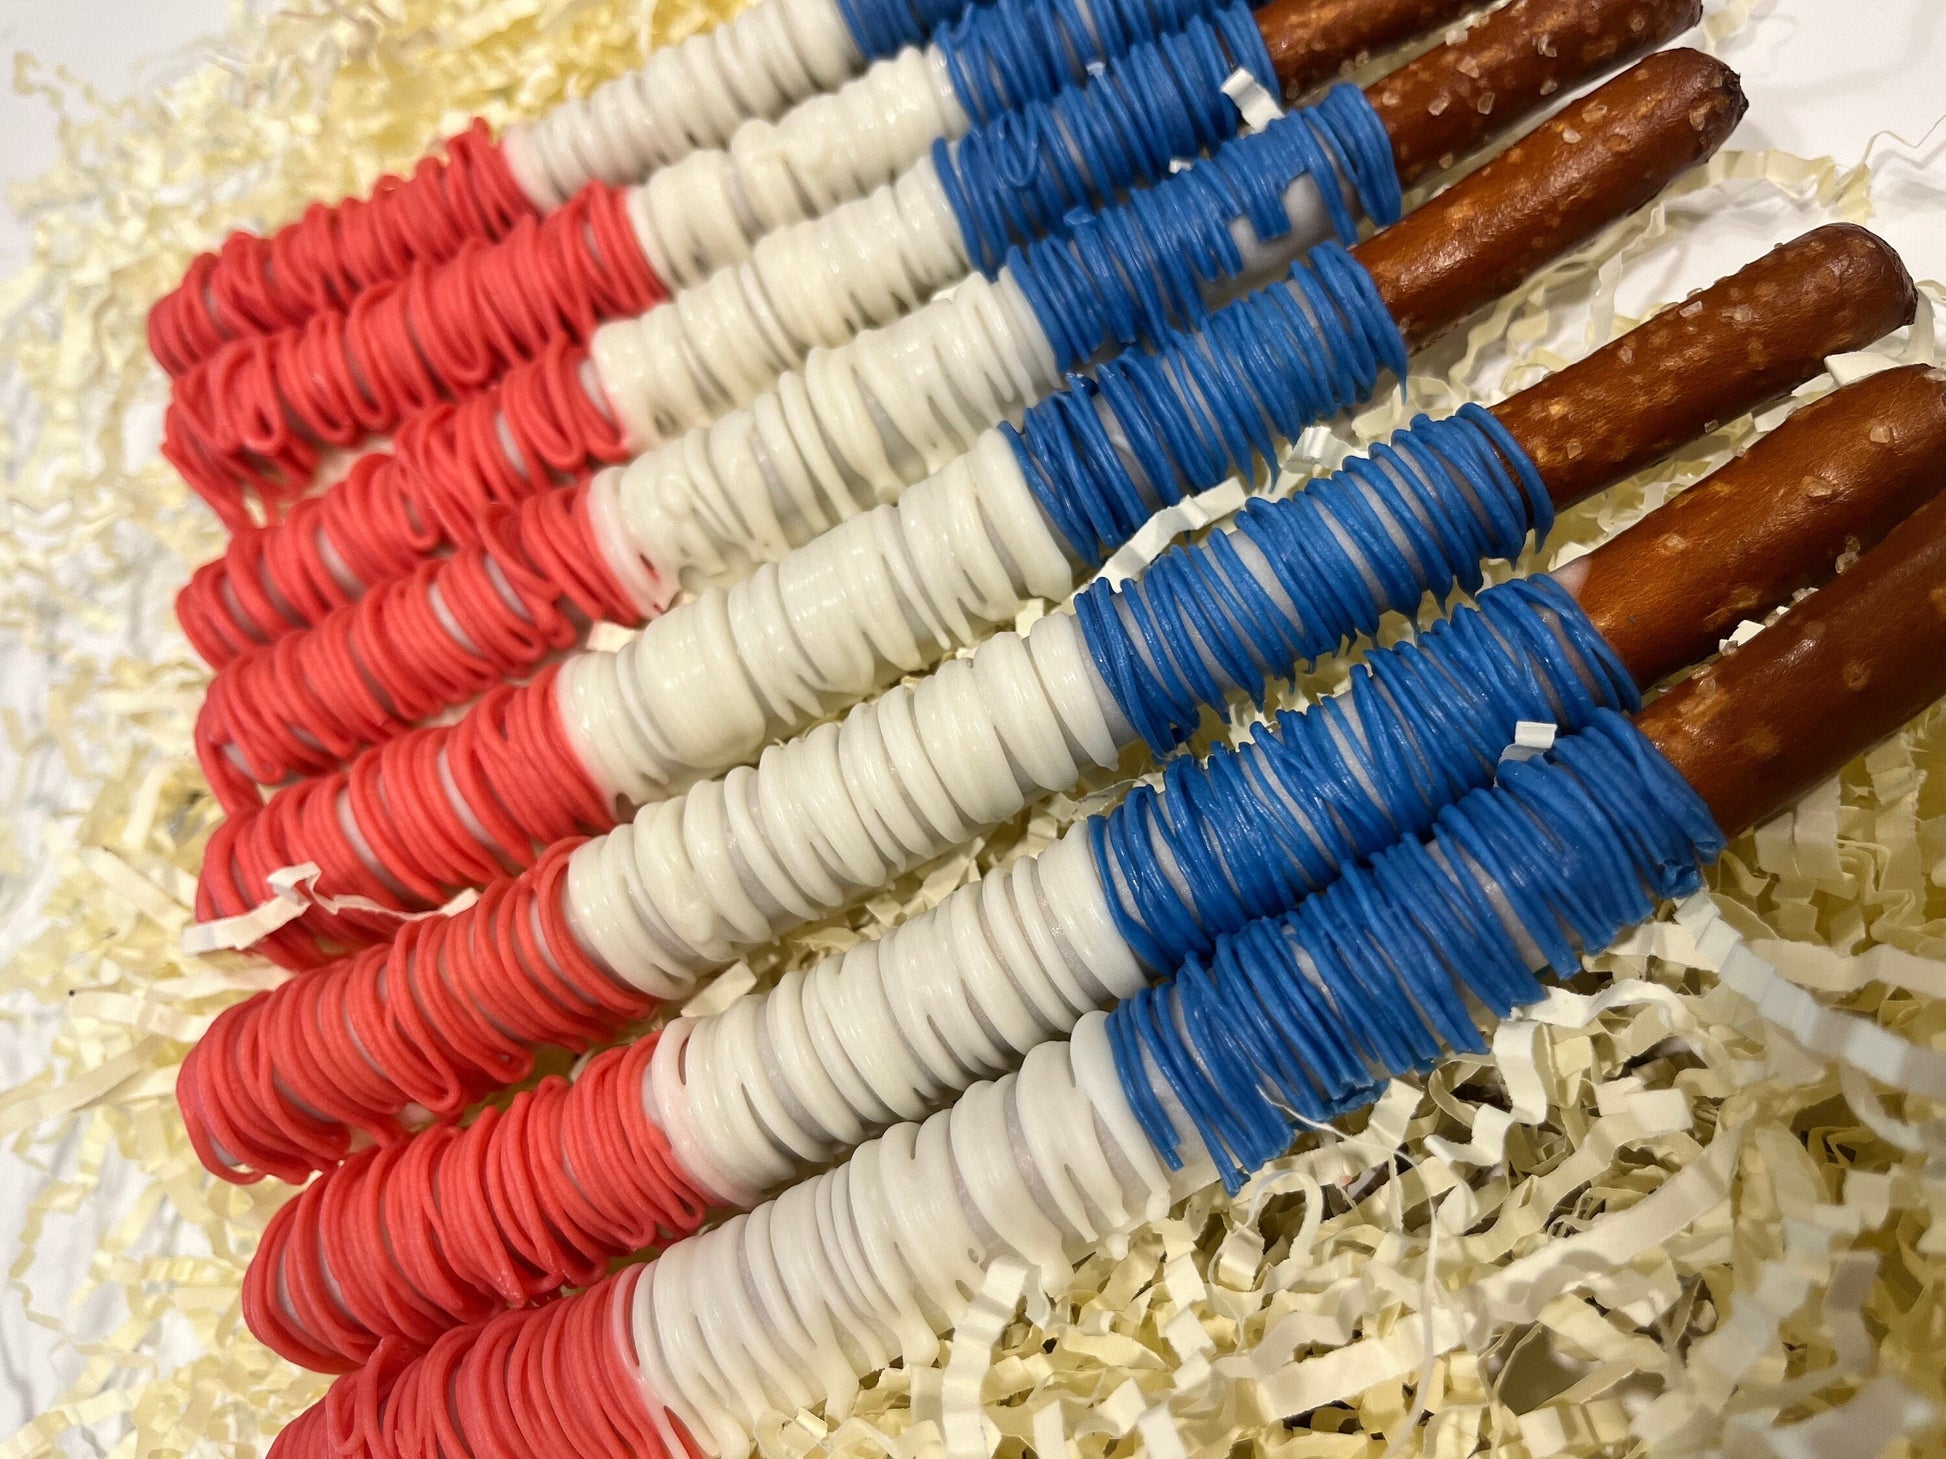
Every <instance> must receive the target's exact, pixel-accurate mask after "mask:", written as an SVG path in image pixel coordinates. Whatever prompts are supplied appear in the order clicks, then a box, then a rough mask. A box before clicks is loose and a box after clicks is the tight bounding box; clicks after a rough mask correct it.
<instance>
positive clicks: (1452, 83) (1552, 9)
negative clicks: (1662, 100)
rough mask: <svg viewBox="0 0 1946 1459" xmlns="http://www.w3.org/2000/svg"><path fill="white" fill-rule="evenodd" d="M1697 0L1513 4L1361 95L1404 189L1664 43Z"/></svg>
mask: <svg viewBox="0 0 1946 1459" xmlns="http://www.w3.org/2000/svg"><path fill="white" fill-rule="evenodd" d="M1701 14H1702V6H1701V3H1700V0H1513V3H1512V4H1510V5H1506V6H1503V7H1502V8H1501V9H1499V10H1495V11H1493V12H1491V13H1490V14H1488V15H1486V16H1485V17H1483V18H1482V19H1481V20H1480V21H1478V22H1477V23H1476V24H1475V25H1474V27H1473V29H1472V31H1471V32H1470V33H1469V34H1467V35H1464V36H1461V37H1457V38H1456V39H1454V40H1452V41H1449V42H1447V43H1446V44H1445V45H1442V46H1438V47H1436V48H1435V49H1433V50H1431V51H1428V52H1427V53H1426V54H1425V55H1423V56H1421V57H1419V58H1418V59H1417V60H1415V61H1412V62H1410V63H1409V64H1407V65H1405V66H1401V67H1400V68H1399V69H1398V70H1396V71H1394V72H1393V73H1392V74H1391V75H1389V76H1386V77H1385V78H1383V79H1382V80H1380V81H1378V82H1376V83H1374V84H1373V85H1372V86H1371V87H1370V88H1369V89H1368V90H1367V91H1366V93H1365V95H1366V97H1367V98H1368V99H1369V100H1370V101H1371V103H1372V109H1373V110H1374V111H1376V112H1377V113H1378V117H1379V120H1380V121H1381V122H1383V123H1384V124H1385V131H1386V134H1387V135H1388V136H1389V137H1391V139H1392V157H1393V161H1394V162H1395V164H1396V165H1397V167H1398V170H1399V181H1400V182H1402V183H1404V184H1405V185H1406V186H1408V187H1410V186H1411V185H1412V184H1413V183H1415V182H1417V181H1418V180H1419V179H1420V178H1422V177H1424V176H1425V175H1426V174H1428V173H1430V172H1432V171H1434V170H1435V169H1443V168H1447V167H1451V166H1452V165H1453V163H1454V162H1455V161H1457V160H1458V159H1459V158H1461V157H1464V156H1466V155H1467V154H1468V153H1469V152H1471V151H1473V150H1474V149H1475V148H1476V147H1478V146H1480V145H1481V143H1483V142H1485V141H1486V140H1487V139H1488V138H1490V137H1492V136H1494V135H1495V134H1497V133H1500V132H1504V131H1506V130H1507V129H1508V128H1510V127H1512V126H1513V125H1514V124H1515V123H1516V122H1518V121H1519V120H1520V119H1521V118H1523V117H1525V116H1527V115H1528V114H1529V113H1531V112H1533V111H1534V110H1535V109H1537V108H1538V107H1540V106H1541V105H1542V104H1544V103H1545V102H1546V101H1547V100H1548V98H1550V97H1554V96H1558V95H1560V94H1561V93H1563V92H1565V91H1571V90H1573V89H1574V88H1575V87H1577V86H1580V85H1583V84H1584V83H1586V82H1588V81H1590V80H1592V79H1593V78H1594V77H1596V76H1599V75H1601V74H1603V73H1605V72H1607V71H1612V70H1618V69H1619V68H1621V67H1622V66H1624V65H1626V64H1627V63H1628V62H1630V61H1632V60H1634V59H1636V58H1637V57H1638V56H1641V55H1644V54H1646V53H1647V52H1649V51H1652V50H1654V49H1655V48H1656V47H1657V46H1659V45H1662V44H1664V43H1665V42H1667V41H1670V40H1673V39H1674V38H1675V37H1676V36H1678V35H1680V34H1682V32H1684V31H1685V30H1688V29H1689V28H1690V27H1691V26H1693V25H1694V24H1696V22H1697V20H1698V19H1699V18H1700V17H1701Z"/></svg>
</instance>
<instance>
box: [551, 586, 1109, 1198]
mask: <svg viewBox="0 0 1946 1459" xmlns="http://www.w3.org/2000/svg"><path fill="white" fill-rule="evenodd" d="M1130 733H1131V732H1130V730H1129V728H1128V726H1127V725H1126V724H1125V723H1123V722H1122V720H1121V717H1120V715H1119V714H1118V713H1117V712H1116V711H1115V709H1114V706H1113V701H1112V700H1111V699H1110V697H1109V696H1108V694H1107V691H1106V688H1105V686H1103V685H1102V683H1101V680H1100V677H1099V675H1098V674H1097V673H1096V672H1095V669H1094V666H1093V664H1092V663H1091V662H1090V661H1089V658H1088V654H1087V649H1086V646H1085V645H1084V643H1083V642H1082V639H1081V634H1080V631H1079V628H1078V626H1077V625H1076V623H1075V621H1074V619H1073V618H1072V617H1071V616H1068V615H1060V616H1056V617H1051V618H1046V619H1043V620H1041V622H1040V623H1038V624H1036V625H1035V627H1034V630H1033V631H1032V632H1031V633H1029V634H1028V635H1026V636H1025V637H1022V636H1021V635H1018V634H1004V635H1001V636H1000V637H999V638H996V639H995V640H993V641H992V642H991V643H988V644H986V645H984V646H983V647H982V648H981V650H980V652H979V653H977V654H975V655H973V656H972V657H971V658H970V659H958V660H955V661H953V662H952V663H950V664H948V665H946V666H945V667H944V668H943V669H941V670H940V671H939V672H937V673H935V674H932V675H929V676H928V677H926V678H925V679H923V680H921V681H920V682H918V683H917V684H914V685H900V686H897V687H895V688H893V689H891V690H889V691H888V692H887V693H886V694H884V695H883V696H881V697H880V698H879V699H877V700H875V701H873V702H872V703H869V704H862V705H859V706H858V707H856V708H855V709H853V710H852V712H851V713H850V714H848V715H846V716H845V718H844V719H843V720H842V721H840V722H838V723H834V724H825V725H820V726H819V727H818V728H817V729H815V730H813V731H811V732H810V733H809V734H805V735H801V736H799V737H798V738H796V739H794V740H791V741H789V742H788V743H786V744H783V745H777V746H773V747H772V748H771V749H770V750H769V751H767V752H766V753H765V755H764V757H763V759H762V761H761V762H760V763H759V764H758V765H757V766H756V767H755V768H754V769H753V768H749V767H742V768H739V769H737V770H734V771H732V772H731V773H730V774H729V775H727V776H724V777H723V778H722V779H720V780H712V781H707V782H705V783H703V784H700V785H697V786H694V787H692V788H691V789H690V790H689V791H688V792H687V793H686V794H684V795H683V796H681V797H678V798H677V799H674V800H669V801H664V802H661V803H659V804H655V805H651V806H648V807H646V808H644V809H643V810H642V811H641V812H640V813H638V814H637V816H636V818H635V820H634V821H633V822H632V823H631V824H629V825H626V826H622V827H619V828H617V829H616V830H614V831H612V832H610V833H609V834H608V835H606V836H604V837H601V838H600V839H599V840H596V841H592V842H590V843H588V844H587V845H585V846H583V847H581V848H580V849H579V850H577V851H576V852H575V853H574V856H573V858H572V859H571V861H570V864H569V872H568V886H567V893H566V904H567V911H568V915H569V918H570V921H571V923H572V925H573V927H574V929H575V932H576V935H577V937H578V938H579V939H580V940H581V942H582V943H583V945H584V946H586V947H587V948H588V949H589V950H590V951H591V952H592V953H594V954H595V955H596V956H597V957H599V958H601V959H602V960H603V961H604V962H605V963H606V964H607V965H608V966H609V967H610V968H612V969H613V970H614V971H615V972H616V974H617V975H618V976H619V977H622V978H624V979H626V980H628V981H629V982H631V983H634V984H635V985H636V986H638V987H641V988H643V989H644V990H646V991H648V992H650V993H653V994H655V995H657V996H659V997H663V998H679V997H683V996H686V995H687V994H688V992H689V991H690V990H691V989H692V988H693V987H694V985H695V981H696V979H697V978H698V976H699V975H701V974H703V973H705V972H707V971H709V970H711V969H713V968H717V967H721V966H723V965H724V964H726V963H728V962H730V961H732V960H733V959H734V958H736V957H737V956H738V955H739V954H740V953H742V952H743V951H744V950H746V949H748V948H750V947H754V946H760V945H762V944H764V943H767V942H770V941H772V940H773V939H774V938H776V937H777V935H778V934H780V933H782V932H784V931H786V930H788V929H789V928H792V927H795V926H798V925H800V924H802V923H804V922H807V921H810V920H812V919H814V918H817V917H820V916H823V915H825V914H826V913H828V912H831V911H835V910H837V909H838V908H841V907H844V906H846V905H848V904H849V903H851V902H852V901H854V900H856V899H857V898H858V897H859V896H860V895H862V894H864V893H867V892H870V891H873V890H875V889H877V888H878V887H881V886H883V885H885V883H887V882H888V881H890V880H892V879H893V878H894V877H896V876H898V875H900V874H901V873H902V872H905V871H907V870H910V869H911V868H913V867H916V866H919V865H921V864H922V863H924V862H925V861H928V860H930V859H931V858H932V857H934V856H936V855H938V854H939V853H940V852H942V851H944V850H946V849H948V848H949V847H952V846H955V845H958V844H960V843H961V842H963V841H965V840H966V839H967V838H968V837H970V836H972V835H974V834H976V833H978V832H979V831H980V830H982V829H984V828H985V827H988V826H991V825H994V824H996V823H998V822H999V821H1002V820H1005V819H1006V818H1007V817H1008V816H1011V815H1012V814H1014V813H1015V812H1016V811H1018V810H1019V809H1020V808H1021V807H1022V806H1024V805H1027V804H1029V803H1030V802H1031V801H1033V800H1034V799H1036V798H1038V797H1039V796H1041V795H1045V794H1048V793H1049V792H1052V791H1055V790H1060V789H1064V788H1066V787H1068V786H1071V785H1073V784H1074V783H1075V781H1076V780H1077V779H1079V777H1080V775H1081V773H1082V772H1083V770H1084V769H1086V768H1087V767H1088V766H1089V765H1091V764H1093V765H1112V764H1113V763H1115V760H1116V758H1117V756H1118V754H1119V752H1120V748H1121V746H1122V745H1123V744H1125V743H1126V742H1127V740H1128V739H1129V737H1130ZM1059 880H1060V881H1061V883H1062V885H1063V887H1066V885H1067V883H1068V882H1069V881H1072V880H1073V877H1072V876H1067V875H1064V876H1063V877H1061V878H1060V879H1059ZM1086 906H1087V903H1086V899H1085V896H1082V895H1077V896H1069V897H1068V898H1067V900H1066V901H1065V902H1064V903H1062V904H1061V905H1060V906H1058V907H1056V908H1055V909H1054V910H1053V911H1052V912H1050V913H1049V915H1053V916H1056V917H1060V918H1068V917H1080V918H1081V919H1082V921H1083V922H1087V921H1088V920H1089V916H1090V914H1088V913H1087V912H1086V910H1085V908H1086ZM916 936H917V934H915V937H916ZM1037 976H1038V975H1037ZM1094 1001H1095V1000H1093V999H1092V998H1091V999H1090V1000H1089V1001H1088V1002H1086V1003H1084V1004H1083V1005H1082V1006H1083V1007H1091V1006H1093V1003H1094ZM1043 1036H1044V1035H1043ZM899 1107H900V1108H903V1107H904V1106H902V1105H901V1106H899ZM883 1122H884V1121H883V1119H880V1120H878V1123H881V1124H882V1123H883ZM730 1180H731V1181H732V1182H733V1183H736V1184H741V1185H748V1184H750V1182H749V1181H748V1180H746V1179H745V1178H744V1177H743V1176H742V1175H741V1174H735V1173H733V1174H732V1176H731V1177H730Z"/></svg>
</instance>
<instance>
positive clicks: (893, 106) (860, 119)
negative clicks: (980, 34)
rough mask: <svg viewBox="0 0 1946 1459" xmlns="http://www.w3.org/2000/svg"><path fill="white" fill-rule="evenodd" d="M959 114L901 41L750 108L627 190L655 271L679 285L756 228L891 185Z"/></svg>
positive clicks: (926, 58) (944, 84)
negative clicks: (768, 116)
mask: <svg viewBox="0 0 1946 1459" xmlns="http://www.w3.org/2000/svg"><path fill="white" fill-rule="evenodd" d="M971 124H972V122H971V118H969V117H968V116H967V114H966V111H965V109H964V108H963V107H962V106H961V105H960V103H959V99H958V97H957V95H956V94H955V93H954V91H953V84H952V79H951V77H950V75H949V73H948V71H947V67H946V60H945V57H944V56H943V55H941V54H940V52H939V51H938V50H937V49H935V48H933V47H930V46H928V47H924V48H921V47H918V46H908V47H907V48H906V49H905V50H903V51H901V52H899V54H898V55H896V56H891V57H888V58H887V59H885V60H883V61H879V62H877V63H876V64H875V65H873V66H872V68H871V69H870V70H868V71H867V72H866V73H865V74H864V75H863V76H860V77H859V78H858V79H857V80H855V81H852V82H850V83H849V84H847V85H845V86H844V87H842V88H840V89H839V90H837V91H835V92H829V93H826V94H825V95H822V96H813V97H811V98H810V99H809V100H808V101H805V102H803V103H801V104H800V105H798V106H795V107H792V108H791V110H790V111H788V112H786V113H785V114H784V115H783V116H782V117H780V118H778V119H777V120H776V121H768V120H764V119H763V118H762V117H761V116H758V117H753V118H752V119H751V120H750V121H746V122H745V123H743V125H742V126H740V127H738V128H737V129H736V133H735V135H734V136H732V137H731V138H730V140H729V145H728V146H726V147H721V148H716V147H712V148H711V149H710V150H708V151H702V152H695V153H692V154H691V155H689V156H688V157H685V158H683V159H682V161H680V162H677V163H675V164H673V165H672V166H669V167H665V168H663V169H662V170H661V171H659V172H657V173H655V174H654V175H653V176H652V177H650V178H649V179H648V181H647V182H645V183H644V184H642V185H641V186H640V187H637V188H634V189H632V190H631V191H630V194H629V217H630V220H631V221H632V222H633V224H634V226H635V233H636V237H637V238H638V239H639V240H640V242H641V244H642V252H643V254H644V255H645V256H646V257H647V258H648V260H649V263H650V265H651V266H652V267H653V268H654V269H655V271H656V276H657V277H658V278H660V279H661V280H662V281H663V282H664V283H666V284H668V285H669V287H670V288H671V289H686V288H689V287H691V286H692V285H695V284H697V283H700V282H701V281H702V280H704V279H706V278H708V277H709V276H710V275H711V274H713V273H715V272H716V271H717V270H718V269H720V268H724V267H726V266H728V265H730V264H733V263H738V262H740V261H742V260H743V259H745V258H748V257H749V256H750V248H751V245H752V244H754V243H755V242H756V241H757V240H758V239H759V238H762V237H763V236H764V235H765V234H767V233H770V232H772V231H773V230H775V229H778V228H782V227H784V226H786V225H787V224H791V223H799V222H802V221H804V220H805V219H807V218H816V217H819V216H821V215H822V214H825V213H828V212H830V211H831V210H832V209H833V208H835V207H837V206H838V205H839V204H840V203H845V202H849V201H851V200H852V199H854V198H862V197H864V196H865V195H866V194H868V193H870V192H872V191H873V190H874V189H875V188H878V187H882V186H884V185H885V184H886V183H889V182H891V181H892V180H893V179H894V178H896V177H897V176H898V175H899V174H900V173H902V172H904V171H905V170H906V169H907V168H908V167H910V166H911V165H912V164H913V163H914V162H916V161H918V160H919V159H920V158H921V157H923V156H925V154H926V149H927V148H928V147H930V146H931V145H932V144H933V143H934V142H935V141H936V140H938V139H940V138H942V137H943V138H947V139H949V140H950V139H952V138H955V137H959V136H961V135H963V134H964V133H965V132H966V131H967V129H968V128H969V127H970V126H971Z"/></svg>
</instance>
